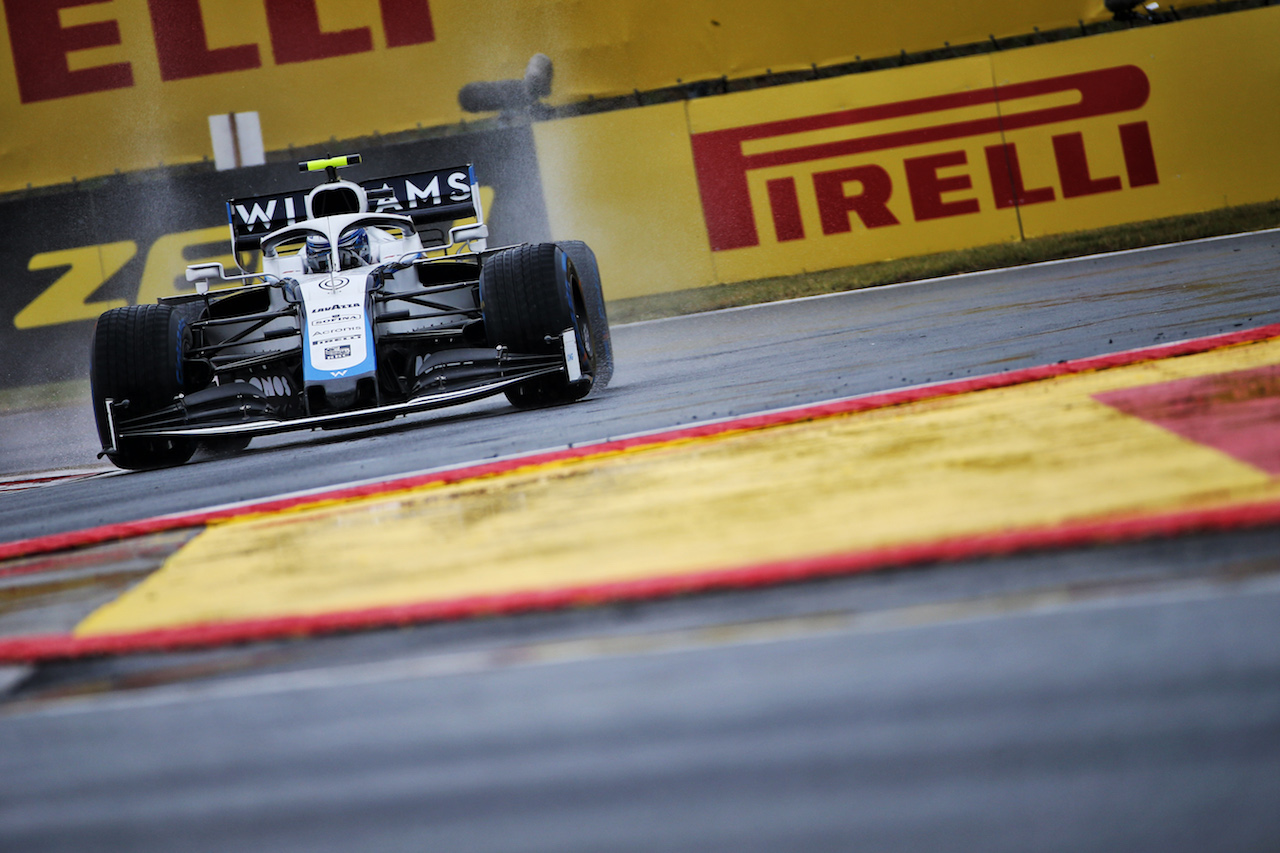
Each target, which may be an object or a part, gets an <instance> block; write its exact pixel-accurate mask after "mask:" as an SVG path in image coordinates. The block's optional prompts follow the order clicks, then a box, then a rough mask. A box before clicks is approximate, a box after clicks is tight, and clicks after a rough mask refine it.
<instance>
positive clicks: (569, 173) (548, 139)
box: [534, 8, 1280, 299]
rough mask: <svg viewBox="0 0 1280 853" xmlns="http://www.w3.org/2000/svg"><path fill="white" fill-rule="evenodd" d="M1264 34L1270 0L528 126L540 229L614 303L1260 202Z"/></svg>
mask: <svg viewBox="0 0 1280 853" xmlns="http://www.w3.org/2000/svg"><path fill="white" fill-rule="evenodd" d="M1276 44H1280V9H1276V8H1265V9H1259V10H1254V11H1249V12H1240V13H1236V14H1230V15H1221V16H1217V17H1212V18H1205V19H1200V20H1196V21H1187V22H1182V23H1176V24H1166V25H1161V26H1155V27H1145V28H1140V29H1134V30H1129V31H1125V32H1118V33H1113V34H1108V35H1101V36H1096V37H1091V38H1084V39H1074V40H1070V41H1064V42H1058V43H1054V44H1050V45H1042V46H1037V47H1031V48H1025V49H1021V50H1016V51H1005V52H999V53H993V54H989V55H985V56H974V57H968V58H963V59H957V60H952V61H946V62H936V63H931V64H927V65H920V66H912V67H906V68H902V69H894V70H888V71H877V72H873V73H868V74H858V75H849V76H845V77H839V78H831V79H826V80H820V81H813V82H808V83H798V84H793V85H789V86H779V87H773V88H769V89H760V90H755V91H749V92H741V93H737V94H731V95H725V96H721V97H708V98H700V99H696V100H691V101H687V102H685V103H683V104H677V105H671V106H663V107H654V108H647V109H640V110H632V111H628V112H626V113H607V114H601V115H597V116H589V117H583V118H579V119H574V120H572V121H565V122H548V123H544V124H540V125H536V126H535V128H534V130H535V137H536V140H537V145H538V154H539V160H540V162H541V163H543V164H544V188H545V192H546V196H547V200H548V209H549V217H550V220H551V225H552V230H553V232H554V233H555V234H556V235H557V236H560V235H561V234H570V233H572V234H575V235H577V236H578V237H579V238H581V239H585V240H587V241H588V242H590V243H591V244H592V246H593V247H595V248H596V251H597V254H598V255H599V256H600V265H601V270H602V273H603V276H604V280H605V282H606V287H607V288H608V290H607V293H608V296H609V297H610V298H612V299H618V298H626V297H631V296H641V295H646V294H651V293H660V292H666V291H673V290H680V289H684V288H689V287H697V286H701V285H706V284H714V283H723V282H734V281H743V280H748V279H754V278H763V277H768V276H776V275H788V274H793V273H799V272H803V271H806V270H815V269H828V268H835V267H841V266H849V265H854V264H860V263H866V262H871V261H879V260H885V259H891V258H895V257H903V256H909V255H919V254H926V253H930V252H937V251H944V250H951V249H961V248H968V247H972V246H978V245H985V244H991V243H998V242H1003V241H1011V240H1018V239H1022V238H1024V237H1032V236H1038V235H1044V234H1052V233H1063V232H1070V231H1077V230H1083V229H1089V228H1099V227H1103V226H1107V225H1113V224H1119V223H1123V222H1132V221H1141V220H1144V219H1152V218H1156V217H1161V216H1169V215H1176V214H1182V213H1190V212H1195V211H1203V210H1208V209H1212V208H1217V207H1222V206H1226V205H1239V204H1248V203H1252V202H1259V201H1267V200H1270V199H1274V198H1277V197H1280V158H1277V157H1276V156H1275V140H1276V139H1277V138H1280V52H1277V51H1276V50H1275V45H1276ZM548 166H549V167H550V168H548Z"/></svg>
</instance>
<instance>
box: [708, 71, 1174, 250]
mask: <svg viewBox="0 0 1280 853" xmlns="http://www.w3.org/2000/svg"><path fill="white" fill-rule="evenodd" d="M1150 93H1151V85H1150V82H1149V81H1148V79H1147V75H1146V74H1145V73H1144V72H1143V70H1142V69H1141V68H1138V67H1137V66H1134V65H1121V66H1116V67H1114V68H1105V69H1101V70H1098V71H1089V72H1085V73H1080V74H1068V75H1065V76H1061V77H1051V78H1046V79H1042V80H1033V81H1030V82H1027V83H1016V84H1011V85H1006V86H1000V87H994V88H986V89H979V90H975V91H968V92H959V93H953V94H947V95H937V96H934V97H927V98H920V99H916V100H910V101H899V102H896V103H888V104H879V105H876V106H870V107H859V108H856V109H850V110H841V111H839V112H833V113H825V114H822V115H815V116H805V117H802V118H796V119H788V120H783V121H772V122H765V123H763V124H753V125H748V126H745V127H733V128H728V129H726V130H716V131H710V132H706V133H698V134H694V135H693V138H692V141H693V154H694V164H695V166H696V169H697V176H698V187H699V190H700V192H701V196H702V209H703V215H704V217H705V219H706V225H707V234H708V236H709V237H710V241H711V248H712V250H713V251H717V252H723V251H727V250H731V249H743V248H748V247H751V246H759V245H760V235H759V232H758V231H757V228H756V211H755V210H754V208H753V206H752V199H751V189H750V185H749V176H750V174H751V173H752V172H753V171H756V170H759V169H775V172H774V174H777V171H776V167H796V166H801V167H803V164H807V163H813V164H818V163H821V162H823V161H831V160H832V159H833V158H841V157H844V158H847V157H849V156H850V155H866V156H867V159H873V160H877V161H878V162H864V163H862V164H860V165H845V166H844V167H842V168H834V169H833V168H825V169H822V168H813V169H812V170H811V171H808V173H807V174H804V173H801V180H800V182H797V179H796V177H795V176H794V175H793V176H784V177H775V178H771V179H769V180H766V181H765V190H766V193H765V194H766V196H767V198H768V204H769V216H770V218H771V219H772V221H773V228H774V234H775V236H776V237H777V239H778V241H779V242H780V243H781V242H786V241H790V240H802V239H805V238H806V237H807V236H808V234H807V233H806V223H805V222H804V221H803V219H802V216H801V209H802V208H801V203H800V201H801V196H800V193H801V192H802V191H803V192H806V193H812V194H813V195H812V196H810V198H811V199H816V202H817V210H818V213H819V219H820V222H821V227H822V233H823V234H825V235H836V234H845V233H848V232H850V231H852V230H853V222H854V219H853V217H854V216H857V217H858V220H860V221H861V223H862V225H863V226H865V227H866V228H883V227H888V226H893V225H900V224H901V222H902V220H901V219H900V218H899V214H902V215H905V214H906V210H905V207H906V205H904V204H900V203H897V202H895V207H897V208H898V213H895V212H894V210H892V209H890V206H889V200H890V198H891V197H892V196H893V194H894V190H895V189H897V188H896V187H894V184H893V177H892V176H891V175H890V173H889V171H888V170H887V169H886V168H885V167H884V165H882V164H883V163H885V162H890V163H892V161H890V160H888V158H889V157H891V156H892V152H895V151H896V150H899V149H908V148H910V147H911V146H916V145H921V144H927V143H939V142H947V141H951V140H956V141H957V143H959V142H960V140H964V139H967V138H972V137H983V136H985V137H991V136H992V135H1001V134H1002V135H1003V139H1004V140H1006V141H1004V142H1002V143H1000V144H996V145H988V146H985V147H984V148H983V149H982V152H981V155H980V158H979V162H978V164H976V165H974V166H969V152H967V151H966V150H965V148H964V147H963V146H962V144H957V146H956V149H955V150H953V151H945V152H942V153H938V154H930V155H927V156H918V157H911V156H903V158H902V161H901V162H902V166H903V172H905V175H906V184H907V186H906V187H905V189H906V196H907V198H908V199H909V200H910V212H911V216H912V217H913V218H914V220H915V221H917V222H923V221H927V220H934V219H942V218H945V217H949V216H961V215H965V214H972V213H978V212H980V211H981V210H984V209H992V208H994V209H997V210H999V209H1003V208H1009V207H1014V206H1019V207H1021V206H1026V205H1031V204H1044V203H1048V202H1053V201H1056V200H1057V199H1058V198H1059V197H1061V198H1064V199H1069V198H1077V197H1081V196H1089V195H1095V194H1099V193H1109V192H1117V191H1120V190H1122V189H1123V188H1124V187H1125V185H1126V183H1127V185H1128V187H1130V188H1136V187H1144V186H1151V185H1154V184H1158V183H1159V182H1160V178H1159V175H1158V173H1157V171H1156V159H1155V154H1154V151H1153V149H1152V144H1151V131H1150V129H1149V127H1148V126H1147V122H1145V121H1120V122H1118V123H1117V128H1116V133H1117V134H1118V137H1119V140H1118V141H1119V145H1120V149H1121V152H1122V154H1123V157H1124V165H1125V174H1124V175H1123V177H1122V176H1121V175H1102V176H1095V175H1094V174H1093V173H1092V172H1091V169H1090V165H1089V158H1088V152H1087V151H1086V150H1085V142H1084V134H1083V133H1081V132H1079V131H1073V130H1071V129H1070V126H1071V123H1072V122H1079V121H1081V120H1084V119H1090V118H1095V117H1098V116H1106V115H1117V116H1120V115H1122V114H1125V113H1131V112H1133V111H1135V110H1138V109H1141V108H1142V107H1143V106H1144V105H1145V104H1146V102H1147V98H1148V97H1149V95H1150ZM1046 96H1047V98H1048V101H1049V102H1050V103H1051V102H1052V101H1053V100H1057V101H1059V105H1056V106H1043V104H1045V103H1046ZM1032 99H1035V100H1032ZM1024 104H1025V105H1026V106H1027V108H1022V109H1020V106H1021V105H1024ZM984 105H996V106H997V107H998V109H996V110H992V114H991V115H989V116H986V117H982V118H973V119H964V120H953V121H947V113H948V112H949V111H954V110H962V109H966V108H973V107H982V106H984ZM913 118H914V119H917V120H918V123H915V126H908V127H907V128H906V129H900V128H902V127H903V125H904V124H912V121H911V120H912V119H913ZM890 120H891V121H893V122H894V127H896V128H899V129H887V128H883V127H878V126H877V124H876V123H877V122H884V121H890ZM1059 124H1060V125H1064V127H1063V128H1062V132H1061V133H1058V134H1055V135H1053V136H1052V137H1051V140H1050V144H1051V145H1052V153H1053V159H1054V163H1055V165H1056V168H1057V184H1056V185H1049V184H1048V182H1047V181H1046V182H1044V183H1043V184H1042V185H1036V186H1032V187H1030V188H1028V187H1027V186H1026V183H1025V182H1024V180H1023V174H1022V168H1021V165H1020V163H1019V159H1018V148H1017V145H1016V143H1014V142H1010V141H1008V139H1009V134H1010V133H1011V132H1012V131H1017V130H1023V129H1027V128H1034V127H1041V126H1046V125H1059ZM841 131H847V132H841ZM811 133H818V134H821V141H819V140H818V139H814V138H813V137H810V140H811V141H810V144H804V145H798V146H794V145H793V146H790V147H788V146H787V143H788V141H792V140H795V139H797V138H803V135H804V134H811ZM833 137H835V138H833ZM748 149H749V150H750V151H751V153H747V150H748ZM906 153H907V152H904V155H905V154H906ZM830 165H834V164H830ZM965 167H969V168H978V169H981V168H984V167H985V169H986V170H987V173H988V175H989V177H990V181H991V187H992V191H993V195H994V197H993V198H982V199H980V198H978V197H976V196H975V194H974V193H973V192H972V189H973V176H972V175H971V174H968V173H965V172H964V171H962V170H964V169H965ZM943 170H946V172H945V174H940V172H942V171H943ZM1036 183H1040V182H1036ZM965 191H970V192H965ZM1059 194H1061V195H1059Z"/></svg>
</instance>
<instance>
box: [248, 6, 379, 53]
mask: <svg viewBox="0 0 1280 853" xmlns="http://www.w3.org/2000/svg"><path fill="white" fill-rule="evenodd" d="M266 3H267V27H268V28H269V29H270V30H271V49H272V51H273V52H274V54H275V58H276V62H277V63H278V64H280V65H285V64H287V63H290V62H311V61H312V60H315V59H330V58H332V57H335V56H346V55H348V54H352V53H368V52H369V51H371V50H373V35H372V33H370V32H369V28H368V27H358V28H356V29H351V30H339V31H337V32H332V33H326V32H324V31H323V30H321V29H320V12H319V11H318V10H317V9H316V0H266Z"/></svg>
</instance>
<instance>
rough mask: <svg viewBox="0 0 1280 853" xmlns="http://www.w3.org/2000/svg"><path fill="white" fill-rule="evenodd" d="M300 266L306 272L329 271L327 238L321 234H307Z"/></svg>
mask: <svg viewBox="0 0 1280 853" xmlns="http://www.w3.org/2000/svg"><path fill="white" fill-rule="evenodd" d="M304 254H305V257H304V258H303V261H302V268H303V270H305V271H306V272H309V273H315V272H328V271H329V240H328V238H327V237H325V236H324V235H323V234H308V235H307V246H306V249H305V250H304Z"/></svg>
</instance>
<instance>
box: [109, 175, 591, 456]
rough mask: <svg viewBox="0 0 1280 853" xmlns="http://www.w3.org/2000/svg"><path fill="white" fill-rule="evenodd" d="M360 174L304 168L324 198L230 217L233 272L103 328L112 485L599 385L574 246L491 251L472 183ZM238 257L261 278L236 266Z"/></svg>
mask: <svg viewBox="0 0 1280 853" xmlns="http://www.w3.org/2000/svg"><path fill="white" fill-rule="evenodd" d="M358 162H360V158H359V156H358V155H348V156H346V157H337V158H329V159H325V160H315V161H309V162H306V163H302V164H300V165H301V167H302V169H303V171H308V172H318V171H324V172H325V173H326V181H325V182H324V183H322V184H321V185H319V186H317V187H315V188H313V189H311V190H310V191H309V192H306V191H302V192H299V193H293V194H281V195H275V196H259V197H254V198H248V199H233V200H232V201H230V202H229V203H228V205H227V211H228V219H229V221H230V225H231V239H232V246H233V250H234V252H235V255H236V258H237V263H238V264H239V265H241V266H242V269H241V271H240V272H239V273H238V274H233V275H228V274H227V272H226V270H225V269H224V268H223V266H222V265H221V264H196V265H193V266H191V267H188V269H187V279H188V281H191V282H194V283H195V291H196V292H195V293H192V294H184V295H181V296H174V297H167V298H164V299H161V300H159V302H158V304H155V305H133V306H129V307H125V308H116V309H112V310H110V311H108V312H106V313H105V314H103V315H102V316H101V317H100V318H99V319H98V322H97V326H96V327H95V330H94V340H93V358H92V366H91V371H90V374H91V382H92V394H93V406H94V412H95V415H96V418H97V425H98V433H99V437H100V438H101V441H102V448H103V450H102V455H105V456H106V457H107V458H109V459H110V460H111V461H112V462H113V463H114V464H115V465H117V466H118V467H121V468H130V469H133V468H152V467H160V466H168V465H180V464H182V463H184V462H186V461H187V460H189V459H190V458H191V456H192V455H193V453H194V452H195V450H196V448H197V446H199V445H201V444H203V445H205V446H207V447H209V448H211V449H213V450H215V451H218V452H234V451H237V450H241V449H243V448H244V447H246V446H248V444H249V441H250V440H251V439H252V437H253V436H258V435H268V434H272V433H279V432H285V431H289V430H299V429H315V428H324V429H328V428H334V427H344V426H353V425H362V424H369V423H375V422H380V421H385V420H390V419H392V418H394V417H396V416H398V415H403V414H406V413H409V412H415V411H420V410H424V409H431V408H437V407H442V406H448V405H453V404H457V403H464V402H469V401H472V400H477V399H480V398H482V397H486V396H489V395H494V394H499V393H505V394H506V396H507V399H509V400H510V401H511V402H512V403H513V404H514V405H516V406H518V407H536V406H548V405H555V404H559V403H568V402H572V401H574V400H578V399H581V398H582V397H585V396H586V395H587V394H589V393H591V392H593V391H599V390H601V389H603V388H604V386H605V385H606V384H607V383H608V381H609V377H610V376H611V374H612V373H613V350H612V345H611V342H610V336H609V323H608V319H607V317H606V314H605V305H604V296H603V294H602V292H601V289H600V274H599V270H598V267H597V265H596V259H595V255H594V254H593V253H592V251H591V249H590V248H588V247H587V245H586V244H585V243H581V242H560V243H539V244H532V243H525V244H520V245H515V246H508V247H504V248H498V249H489V248H487V247H486V239H487V237H488V229H487V227H486V226H485V224H484V216H483V211H482V210H481V204H480V194H479V187H478V185H477V183H476V179H475V172H474V170H473V169H472V168H471V167H470V166H462V167H458V168H451V169H440V170H435V171H429V172H424V173H418V174H411V175H398V176H395V177H389V178H384V179H378V180H374V181H364V182H362V183H355V182H352V181H347V180H341V179H339V177H338V174H337V170H338V169H339V168H341V167H344V166H348V165H354V164H355V163H358ZM458 220H464V221H466V222H467V224H462V225H454V224H453V223H455V222H457V221H458ZM471 220H474V222H472V221H471ZM245 253H248V254H249V256H250V257H252V256H255V255H260V256H261V264H262V268H261V272H247V271H245V269H243V267H249V266H252V264H251V263H248V262H242V261H241V260H240V259H241V258H242V257H243V256H244V255H245ZM211 282H213V283H215V284H218V285H220V286H219V287H216V288H211V287H210V283H211ZM228 285H230V286H228Z"/></svg>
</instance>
